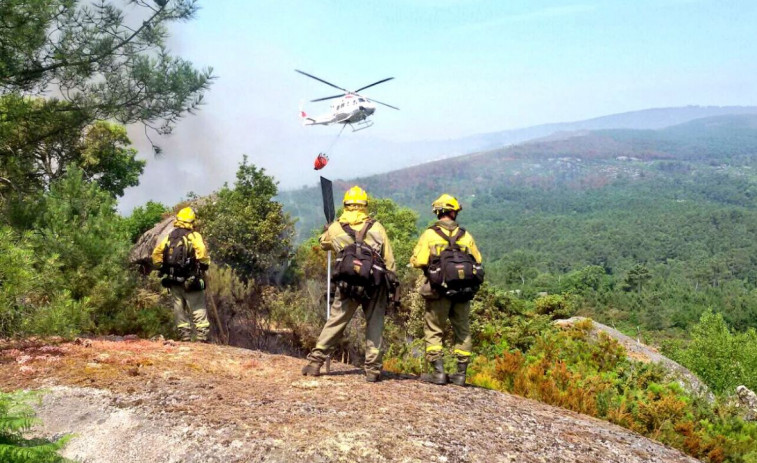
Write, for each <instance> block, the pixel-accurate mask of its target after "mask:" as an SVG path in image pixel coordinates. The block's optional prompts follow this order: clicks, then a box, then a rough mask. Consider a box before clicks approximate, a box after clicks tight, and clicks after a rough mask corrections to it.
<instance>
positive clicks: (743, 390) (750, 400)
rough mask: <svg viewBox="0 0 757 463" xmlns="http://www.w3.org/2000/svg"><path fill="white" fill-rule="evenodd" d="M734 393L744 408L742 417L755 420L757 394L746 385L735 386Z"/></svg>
mask: <svg viewBox="0 0 757 463" xmlns="http://www.w3.org/2000/svg"><path fill="white" fill-rule="evenodd" d="M736 395H737V396H738V398H739V402H741V406H742V407H743V408H744V410H745V412H744V419H745V420H747V421H757V394H755V393H754V392H752V391H751V390H749V388H747V387H746V386H739V387H737V388H736Z"/></svg>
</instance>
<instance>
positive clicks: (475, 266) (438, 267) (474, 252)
mask: <svg viewBox="0 0 757 463" xmlns="http://www.w3.org/2000/svg"><path fill="white" fill-rule="evenodd" d="M432 210H433V212H434V214H436V216H437V219H438V221H437V222H436V223H435V224H434V225H433V226H431V227H430V228H429V229H428V230H426V231H425V232H424V233H423V234H422V235H421V237H420V240H419V241H418V244H417V245H416V246H415V249H414V250H413V256H412V257H411V259H410V263H411V264H412V266H413V267H416V268H420V269H423V272H424V275H425V276H426V280H425V281H424V284H423V286H422V288H421V291H420V293H421V295H422V296H423V297H424V299H425V300H426V312H425V316H424V318H425V330H424V332H425V336H424V337H425V341H426V360H427V361H428V362H429V363H430V364H432V365H433V369H434V371H433V373H431V374H423V375H421V380H423V381H426V382H430V383H434V384H440V385H441V384H446V383H447V382H448V381H449V382H451V383H453V384H457V385H459V386H464V385H465V375H466V372H467V369H468V363H469V361H470V356H471V349H472V343H471V335H470V322H469V318H470V300H471V299H472V298H473V296H474V295H475V293H476V291H477V290H478V287H479V286H480V285H481V283H482V282H483V279H484V270H483V267H482V266H481V253H480V252H479V251H478V248H477V247H476V243H475V242H474V241H473V236H472V235H471V234H470V233H468V232H467V231H465V230H464V229H463V228H461V227H460V226H459V225H458V224H457V222H455V219H456V218H457V214H458V213H459V212H460V211H461V210H462V207H460V203H459V202H458V201H457V199H455V198H454V197H452V196H450V195H448V194H443V195H442V196H440V197H439V198H438V199H437V200H436V201H434V202H433V204H432ZM447 318H449V320H450V322H451V324H452V329H453V332H454V336H455V345H454V353H455V357H457V372H456V373H453V374H450V375H449V376H447V374H446V373H445V371H444V346H443V343H442V340H443V337H444V330H445V328H446V324H447Z"/></svg>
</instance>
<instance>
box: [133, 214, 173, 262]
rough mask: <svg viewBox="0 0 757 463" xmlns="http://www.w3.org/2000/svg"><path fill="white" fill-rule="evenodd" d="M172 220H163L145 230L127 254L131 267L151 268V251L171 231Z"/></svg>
mask: <svg viewBox="0 0 757 463" xmlns="http://www.w3.org/2000/svg"><path fill="white" fill-rule="evenodd" d="M173 223H174V218H173V217H168V218H166V219H163V220H162V221H161V222H160V223H159V224H157V225H155V226H154V227H152V228H151V229H149V230H147V231H146V232H144V233H143V234H142V236H140V237H139V240H137V244H135V245H134V247H133V248H131V251H130V252H129V263H130V264H132V265H139V266H145V267H147V268H150V267H151V266H152V251H153V249H155V246H157V245H158V243H159V242H160V241H161V240H162V239H163V238H165V237H166V236H168V234H169V233H171V232H172V231H173V228H174V227H173Z"/></svg>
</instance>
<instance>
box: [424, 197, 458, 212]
mask: <svg viewBox="0 0 757 463" xmlns="http://www.w3.org/2000/svg"><path fill="white" fill-rule="evenodd" d="M431 210H432V211H433V212H434V214H438V213H439V212H444V211H455V212H459V211H462V210H463V208H462V207H461V206H460V203H459V202H458V201H457V199H456V198H455V197H454V196H452V195H448V194H447V193H444V194H443V195H441V196H439V198H437V199H436V201H434V202H433V203H431Z"/></svg>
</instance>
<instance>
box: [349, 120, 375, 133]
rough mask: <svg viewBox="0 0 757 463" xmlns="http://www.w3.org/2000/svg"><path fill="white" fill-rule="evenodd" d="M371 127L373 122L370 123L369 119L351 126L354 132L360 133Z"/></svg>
mask: <svg viewBox="0 0 757 463" xmlns="http://www.w3.org/2000/svg"><path fill="white" fill-rule="evenodd" d="M356 126H357V128H356ZM369 127H373V121H369V120H368V119H363V120H362V121H360V122H355V123H353V124H350V128H351V129H352V131H353V132H359V131H361V130H365V129H367V128H369Z"/></svg>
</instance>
